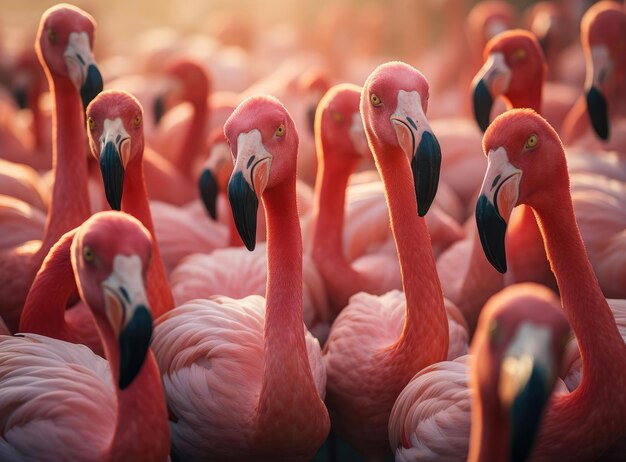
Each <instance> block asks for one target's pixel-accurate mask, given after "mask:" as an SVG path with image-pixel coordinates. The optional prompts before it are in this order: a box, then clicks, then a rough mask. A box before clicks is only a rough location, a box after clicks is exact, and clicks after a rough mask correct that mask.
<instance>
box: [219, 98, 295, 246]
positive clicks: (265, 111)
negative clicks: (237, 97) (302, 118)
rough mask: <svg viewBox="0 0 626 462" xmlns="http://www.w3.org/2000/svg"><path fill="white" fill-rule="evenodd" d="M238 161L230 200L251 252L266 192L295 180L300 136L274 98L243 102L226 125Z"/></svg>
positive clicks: (249, 99) (233, 176)
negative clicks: (260, 202)
mask: <svg viewBox="0 0 626 462" xmlns="http://www.w3.org/2000/svg"><path fill="white" fill-rule="evenodd" d="M224 134H225V135H226V139H227V140H228V143H229V145H230V149H231V152H232V155H233V159H234V161H235V167H234V169H233V173H232V176H231V177H230V182H229V183H228V199H229V200H230V205H231V208H232V210H233V217H234V219H235V224H236V226H237V230H238V231H239V235H240V236H241V239H242V240H243V242H244V244H245V245H246V247H247V248H248V249H249V250H253V249H254V247H255V244H256V214H257V209H258V205H259V199H261V197H262V195H263V192H264V191H265V190H266V189H269V188H273V187H275V186H277V185H279V184H281V183H284V182H285V181H288V180H291V181H293V180H295V172H296V162H297V152H298V143H299V138H298V132H297V131H296V127H295V125H294V123H293V120H292V118H291V116H290V115H289V113H288V112H287V109H285V107H284V106H283V105H282V104H281V103H280V102H279V101H278V100H277V99H276V98H274V97H271V96H253V97H250V98H248V99H246V100H244V101H243V102H242V103H241V104H240V105H239V106H238V107H237V109H235V111H234V112H233V113H232V114H231V116H230V117H229V118H228V120H227V121H226V123H225V124H224Z"/></svg>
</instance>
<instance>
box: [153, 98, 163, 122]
mask: <svg viewBox="0 0 626 462" xmlns="http://www.w3.org/2000/svg"><path fill="white" fill-rule="evenodd" d="M152 109H153V111H154V124H155V125H158V124H159V122H161V118H162V117H163V114H165V101H164V99H163V96H157V97H156V98H155V99H154V106H153V108H152Z"/></svg>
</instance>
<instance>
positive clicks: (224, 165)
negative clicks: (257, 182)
mask: <svg viewBox="0 0 626 462" xmlns="http://www.w3.org/2000/svg"><path fill="white" fill-rule="evenodd" d="M232 171H233V163H232V156H231V155H230V150H229V149H228V145H227V144H226V143H223V142H219V143H215V144H214V145H213V147H212V149H211V153H210V154H209V158H208V159H207V161H206V162H205V163H204V167H203V169H202V173H201V174H200V178H199V179H198V188H199V190H200V198H201V199H202V203H203V204H204V207H205V209H206V210H207V212H208V213H209V215H210V216H211V218H213V219H214V220H217V196H218V194H219V193H220V191H226V189H227V186H226V185H227V184H228V180H229V178H230V175H231V173H232Z"/></svg>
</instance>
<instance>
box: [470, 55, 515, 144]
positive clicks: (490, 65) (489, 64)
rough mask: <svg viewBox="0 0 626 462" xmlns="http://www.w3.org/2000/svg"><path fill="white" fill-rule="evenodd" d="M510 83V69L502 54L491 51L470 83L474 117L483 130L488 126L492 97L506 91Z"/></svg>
mask: <svg viewBox="0 0 626 462" xmlns="http://www.w3.org/2000/svg"><path fill="white" fill-rule="evenodd" d="M510 83H511V70H510V69H509V67H508V66H507V65H506V61H505V59H504V54H502V53H491V54H490V55H489V58H488V59H487V61H485V64H484V65H483V67H482V68H481V69H480V70H479V71H478V73H477V74H476V77H474V82H473V83H472V86H473V88H474V91H473V99H474V118H475V119H476V122H477V123H478V126H479V127H480V129H481V130H482V131H483V132H484V131H485V130H487V127H488V126H489V120H490V116H491V108H492V106H493V101H494V98H496V97H498V96H499V95H501V94H503V93H506V91H507V90H508V88H509V85H510Z"/></svg>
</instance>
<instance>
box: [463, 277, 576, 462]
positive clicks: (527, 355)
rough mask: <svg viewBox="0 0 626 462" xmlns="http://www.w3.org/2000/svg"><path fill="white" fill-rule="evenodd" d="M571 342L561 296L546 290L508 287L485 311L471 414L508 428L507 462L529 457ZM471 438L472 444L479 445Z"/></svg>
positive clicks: (475, 353)
mask: <svg viewBox="0 0 626 462" xmlns="http://www.w3.org/2000/svg"><path fill="white" fill-rule="evenodd" d="M569 340H570V328H569V324H568V323H567V319H566V318H565V315H564V313H563V310H562V309H561V305H560V301H559V298H558V297H557V296H556V295H555V294H554V292H552V291H551V290H550V289H548V288H546V287H544V286H541V285H538V284H533V283H526V284H518V285H514V286H509V287H507V288H506V289H504V290H502V291H500V292H499V293H498V294H496V295H494V296H493V297H492V298H491V299H490V300H489V301H488V302H487V304H486V305H485V307H484V308H483V311H482V312H481V315H480V319H479V320H478V326H477V329H476V333H475V335H474V342H473V343H472V347H471V352H472V361H471V378H470V381H471V386H472V388H473V389H474V390H476V391H477V397H478V398H479V400H480V404H479V406H480V407H481V408H482V412H477V413H475V414H474V413H472V414H473V416H474V419H475V420H478V419H481V417H479V416H482V422H483V425H494V426H497V428H500V429H506V430H505V432H506V433H507V434H508V436H509V438H508V441H507V442H508V445H507V446H508V450H509V454H508V457H506V459H510V460H526V458H527V457H528V455H529V454H530V452H531V450H532V446H533V441H534V437H535V435H536V433H537V429H538V427H539V423H540V421H541V416H542V413H543V410H544V409H545V405H546V404H547V402H548V400H549V398H550V395H551V393H552V390H553V388H554V384H555V382H556V379H557V377H558V371H559V368H560V365H561V362H562V360H563V354H564V351H565V346H566V345H567V343H568V341H569ZM473 426H474V425H473ZM474 438H475V435H474V434H473V435H472V443H471V444H472V445H474V444H475V443H478V441H476V442H475V441H474ZM520 456H523V457H520Z"/></svg>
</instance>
